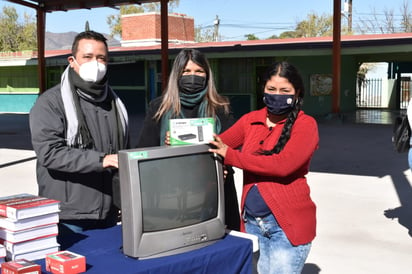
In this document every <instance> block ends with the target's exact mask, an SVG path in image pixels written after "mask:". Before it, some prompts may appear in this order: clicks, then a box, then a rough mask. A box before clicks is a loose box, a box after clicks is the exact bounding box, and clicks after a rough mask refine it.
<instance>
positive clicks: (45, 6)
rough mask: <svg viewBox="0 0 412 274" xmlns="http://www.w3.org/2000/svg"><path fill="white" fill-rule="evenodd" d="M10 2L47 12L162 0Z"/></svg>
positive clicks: (25, 0) (33, 0) (32, 0)
mask: <svg viewBox="0 0 412 274" xmlns="http://www.w3.org/2000/svg"><path fill="white" fill-rule="evenodd" d="M7 1H9V2H12V3H15V4H19V5H23V6H26V7H31V8H35V9H41V10H43V11H45V12H54V11H69V10H77V9H93V8H101V7H113V8H115V7H118V6H120V5H129V4H130V5H131V4H144V3H151V2H160V0H7Z"/></svg>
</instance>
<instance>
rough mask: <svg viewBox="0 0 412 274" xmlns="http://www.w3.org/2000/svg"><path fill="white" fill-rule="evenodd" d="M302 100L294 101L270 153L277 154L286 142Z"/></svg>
mask: <svg viewBox="0 0 412 274" xmlns="http://www.w3.org/2000/svg"><path fill="white" fill-rule="evenodd" d="M301 102H302V100H299V99H298V101H297V102H296V106H295V108H294V109H293V110H292V111H291V112H290V113H289V115H288V118H287V119H286V122H285V125H284V127H283V129H282V133H281V134H280V137H279V140H278V142H277V144H276V145H275V147H274V148H273V149H272V150H270V154H269V155H272V154H279V152H281V151H282V149H283V148H284V147H285V145H286V143H287V142H288V141H289V139H290V134H291V132H292V127H293V125H294V124H295V121H296V118H297V117H298V114H299V111H300V109H301V106H302V103H301Z"/></svg>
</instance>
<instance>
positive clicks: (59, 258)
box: [46, 250, 86, 274]
mask: <svg viewBox="0 0 412 274" xmlns="http://www.w3.org/2000/svg"><path fill="white" fill-rule="evenodd" d="M46 270H47V271H49V272H52V273H54V274H76V273H82V272H85V271H86V257H84V256H83V255H79V254H76V253H73V252H71V251H67V250H63V251H59V252H55V253H51V254H47V256H46Z"/></svg>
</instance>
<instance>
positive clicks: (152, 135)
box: [137, 97, 235, 147]
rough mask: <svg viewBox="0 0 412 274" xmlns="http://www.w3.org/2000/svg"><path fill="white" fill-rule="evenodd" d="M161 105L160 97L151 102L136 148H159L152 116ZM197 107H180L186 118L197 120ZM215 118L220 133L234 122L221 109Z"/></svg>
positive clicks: (158, 130)
mask: <svg viewBox="0 0 412 274" xmlns="http://www.w3.org/2000/svg"><path fill="white" fill-rule="evenodd" d="M161 103H162V97H157V98H155V99H154V100H152V101H151V102H150V104H149V107H148V109H147V111H146V116H145V119H144V122H143V126H142V129H141V131H140V136H139V139H138V141H137V147H152V146H159V144H160V122H159V121H156V120H155V119H154V118H153V116H154V115H155V113H156V112H157V110H158V109H159V107H160V104H161ZM198 108H199V106H197V107H195V108H193V109H186V108H184V107H183V106H182V111H183V113H184V114H185V117H186V118H198V117H197V111H198ZM216 115H217V117H219V120H220V123H221V125H222V130H221V132H223V131H225V130H226V129H228V128H229V127H230V126H232V125H233V124H234V122H235V119H234V117H233V115H232V113H225V112H224V109H223V108H220V109H218V110H217V114H216Z"/></svg>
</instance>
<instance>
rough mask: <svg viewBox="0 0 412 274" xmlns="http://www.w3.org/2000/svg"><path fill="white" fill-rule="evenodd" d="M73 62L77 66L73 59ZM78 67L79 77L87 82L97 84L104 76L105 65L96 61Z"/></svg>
mask: <svg viewBox="0 0 412 274" xmlns="http://www.w3.org/2000/svg"><path fill="white" fill-rule="evenodd" d="M73 60H74V61H75V62H76V64H77V65H79V63H77V61H76V59H75V58H73ZM79 67H80V68H79V75H80V77H81V78H82V79H83V80H84V81H87V82H98V81H100V80H102V79H103V77H104V76H105V75H106V70H107V69H106V65H105V64H102V63H100V62H97V61H96V60H94V61H90V62H86V63H83V64H81V65H79Z"/></svg>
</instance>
